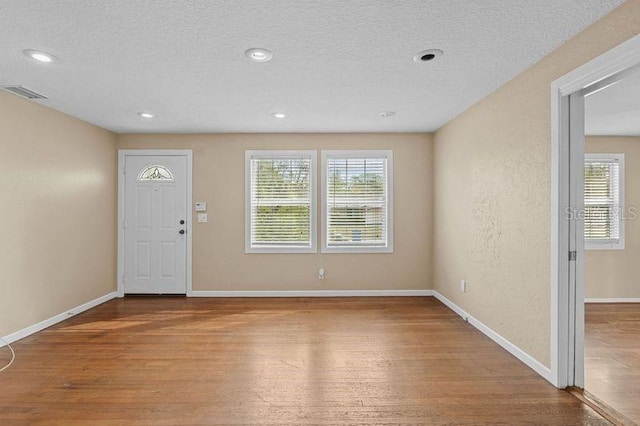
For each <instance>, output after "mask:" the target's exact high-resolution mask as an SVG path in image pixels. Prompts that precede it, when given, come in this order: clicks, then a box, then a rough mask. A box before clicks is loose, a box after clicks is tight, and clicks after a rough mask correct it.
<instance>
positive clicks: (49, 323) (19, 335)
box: [0, 291, 118, 347]
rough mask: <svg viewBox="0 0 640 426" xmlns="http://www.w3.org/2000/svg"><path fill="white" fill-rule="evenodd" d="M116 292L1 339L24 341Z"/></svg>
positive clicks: (8, 341)
mask: <svg viewBox="0 0 640 426" xmlns="http://www.w3.org/2000/svg"><path fill="white" fill-rule="evenodd" d="M117 294H118V293H117V292H115V291H114V292H112V293H109V294H105V295H104V296H101V297H98V298H97V299H93V300H91V301H89V302H87V303H83V304H82V305H80V306H76V307H75V308H71V309H69V310H68V311H65V312H62V313H61V314H58V315H55V316H53V317H51V318H48V319H46V320H44V321H40V322H39V323H37V324H34V325H30V326H29V327H26V328H23V329H22V330H18V331H16V332H15V333H11V334H9V335H7V336H4V337H3V340H5V341H6V342H7V343H13V342H15V341H17V340H20V339H24V338H25V337H27V336H30V335H32V334H34V333H37V332H38V331H41V330H44V329H45V328H47V327H51V326H52V325H54V324H57V323H59V322H61V321H64V320H66V319H67V318H71V317H72V316H74V315H78V314H79V313H81V312H84V311H87V310H89V309H91V308H94V307H96V306H98V305H100V304H102V303H104V302H108V301H109V300H111V299H114V298H116V297H117ZM2 346H4V343H2V342H0V347H2Z"/></svg>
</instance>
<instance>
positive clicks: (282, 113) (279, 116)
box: [271, 112, 287, 118]
mask: <svg viewBox="0 0 640 426" xmlns="http://www.w3.org/2000/svg"><path fill="white" fill-rule="evenodd" d="M271 116H272V117H273V118H287V114H285V113H284V112H274V113H272V114H271Z"/></svg>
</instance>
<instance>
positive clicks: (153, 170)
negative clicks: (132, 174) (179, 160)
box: [138, 164, 173, 181]
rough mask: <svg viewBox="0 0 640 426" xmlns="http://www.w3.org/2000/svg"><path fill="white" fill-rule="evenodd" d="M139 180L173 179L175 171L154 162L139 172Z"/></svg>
mask: <svg viewBox="0 0 640 426" xmlns="http://www.w3.org/2000/svg"><path fill="white" fill-rule="evenodd" d="M138 180H139V181H154V180H160V181H172V180H173V173H171V171H170V170H169V169H167V168H166V167H165V166H162V165H159V164H153V165H151V166H147V167H145V168H143V169H142V171H140V173H139V174H138Z"/></svg>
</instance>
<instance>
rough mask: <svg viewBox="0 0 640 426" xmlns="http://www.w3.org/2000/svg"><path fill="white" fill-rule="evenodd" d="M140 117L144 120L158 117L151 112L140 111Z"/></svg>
mask: <svg viewBox="0 0 640 426" xmlns="http://www.w3.org/2000/svg"><path fill="white" fill-rule="evenodd" d="M138 115H139V116H140V117H142V118H153V117H155V116H156V115H155V114H154V113H152V112H149V111H139V112H138Z"/></svg>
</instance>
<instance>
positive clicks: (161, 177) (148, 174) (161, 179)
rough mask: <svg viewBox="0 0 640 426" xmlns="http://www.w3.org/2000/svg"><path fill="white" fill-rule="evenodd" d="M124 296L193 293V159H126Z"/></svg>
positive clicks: (143, 157) (144, 156) (129, 156)
mask: <svg viewBox="0 0 640 426" xmlns="http://www.w3.org/2000/svg"><path fill="white" fill-rule="evenodd" d="M124 162H125V164H124V215H123V231H124V274H123V281H124V292H125V293H129V294H131V293H147V294H149V293H151V294H185V293H186V291H187V285H186V283H187V274H186V272H187V235H186V232H187V222H186V221H187V220H189V219H190V217H188V214H187V213H188V212H189V211H190V210H189V209H188V205H187V168H188V167H187V156H185V155H125V156H124Z"/></svg>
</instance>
